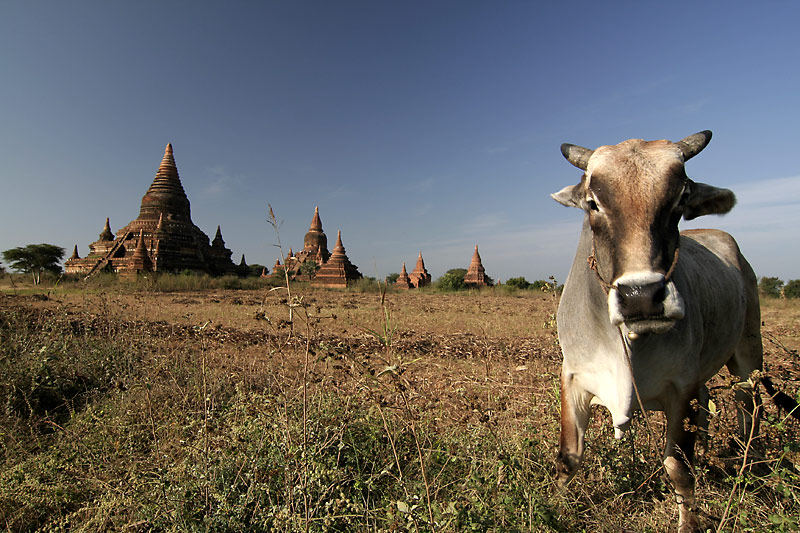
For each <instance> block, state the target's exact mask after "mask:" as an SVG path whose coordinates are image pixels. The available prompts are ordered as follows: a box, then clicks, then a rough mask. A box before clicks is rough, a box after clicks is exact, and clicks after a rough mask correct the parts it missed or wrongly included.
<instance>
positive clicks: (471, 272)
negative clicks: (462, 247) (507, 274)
mask: <svg viewBox="0 0 800 533" xmlns="http://www.w3.org/2000/svg"><path fill="white" fill-rule="evenodd" d="M464 283H466V284H467V285H469V286H471V287H486V286H488V285H491V282H490V280H489V279H488V278H487V276H486V270H485V269H484V268H483V263H481V255H480V254H479V253H478V245H477V244H476V245H475V253H473V254H472V261H470V263H469V268H468V269H467V273H466V274H465V275H464Z"/></svg>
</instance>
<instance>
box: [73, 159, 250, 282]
mask: <svg viewBox="0 0 800 533" xmlns="http://www.w3.org/2000/svg"><path fill="white" fill-rule="evenodd" d="M231 254H232V252H231V251H230V250H228V249H227V248H225V242H224V241H223V240H222V233H221V231H220V229H219V228H217V236H216V237H215V238H214V245H210V244H209V240H208V236H207V235H206V234H205V233H203V231H202V230H200V228H198V227H197V226H195V225H194V223H192V217H191V209H190V205H189V199H188V198H187V197H186V192H185V191H184V190H183V185H182V184H181V180H180V177H179V176H178V168H177V166H176V165H175V158H174V156H173V152H172V144H167V147H166V149H165V150H164V157H163V158H162V159H161V164H160V165H159V167H158V171H157V172H156V176H155V178H154V179H153V182H152V184H151V185H150V188H149V189H148V190H147V192H146V193H145V195H144V196H143V197H142V202H141V205H140V208H139V216H138V217H137V218H136V219H134V220H132V221H131V222H130V223H129V224H128V225H127V226H125V227H123V228H122V229H120V230H119V231H118V232H117V234H116V236H115V235H114V234H112V233H111V226H110V224H109V220H108V219H106V224H105V226H104V227H103V231H102V232H101V233H100V236H99V239H98V240H97V241H95V242H93V243H92V244H90V245H89V255H88V256H86V257H85V258H83V259H69V260H68V261H66V262H65V264H64V267H65V270H66V271H67V272H68V273H75V274H83V275H87V276H88V275H91V274H93V273H95V272H97V271H99V270H103V269H108V270H111V271H114V272H121V273H126V272H146V271H157V272H158V271H181V270H196V271H202V272H208V273H210V274H223V273H228V272H234V271H235V268H236V267H235V265H234V264H233V262H232V261H231Z"/></svg>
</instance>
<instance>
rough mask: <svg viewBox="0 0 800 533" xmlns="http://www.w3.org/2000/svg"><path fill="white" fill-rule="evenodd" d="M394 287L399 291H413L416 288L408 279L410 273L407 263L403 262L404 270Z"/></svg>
mask: <svg viewBox="0 0 800 533" xmlns="http://www.w3.org/2000/svg"><path fill="white" fill-rule="evenodd" d="M394 286H395V287H397V288H398V289H412V288H414V286H413V285H412V284H411V278H409V277H408V272H407V271H406V262H405V261H403V270H401V271H400V275H399V276H397V281H395V282H394Z"/></svg>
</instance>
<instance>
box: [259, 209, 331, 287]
mask: <svg viewBox="0 0 800 533" xmlns="http://www.w3.org/2000/svg"><path fill="white" fill-rule="evenodd" d="M330 257H331V253H330V252H329V251H328V237H327V236H326V235H325V232H324V231H322V219H320V217H319V206H316V207H314V217H313V218H312V219H311V225H310V226H309V228H308V232H307V233H306V235H305V237H304V238H303V249H302V250H300V251H299V252H297V253H296V254H295V253H294V252H293V251H292V249H291V248H290V249H289V253H288V254H287V255H286V257H285V258H284V261H283V263H284V265H285V267H286V269H287V270H288V271H289V276H290V277H291V278H292V279H294V278H296V277H297V276H298V275H299V274H300V267H301V266H302V264H303V263H305V262H306V261H314V262H315V263H316V264H317V266H322V265H323V264H325V263H326V262H327V261H328V259H329V258H330ZM279 265H280V259H279V260H278V261H276V262H275V267H277V266H279ZM272 271H273V274H274V273H276V271H277V269H276V268H273V269H272ZM276 275H277V274H276Z"/></svg>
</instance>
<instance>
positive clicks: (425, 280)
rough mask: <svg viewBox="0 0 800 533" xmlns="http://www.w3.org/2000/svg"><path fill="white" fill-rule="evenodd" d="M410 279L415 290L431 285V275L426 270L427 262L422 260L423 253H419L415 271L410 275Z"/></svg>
mask: <svg viewBox="0 0 800 533" xmlns="http://www.w3.org/2000/svg"><path fill="white" fill-rule="evenodd" d="M408 278H409V280H410V281H411V285H412V286H413V287H414V288H415V289H419V288H420V287H424V286H426V285H430V284H431V275H430V274H429V273H428V269H426V268H425V260H424V259H422V252H420V253H419V256H418V257H417V264H416V266H415V267H414V270H412V271H411V274H409V275H408Z"/></svg>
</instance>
